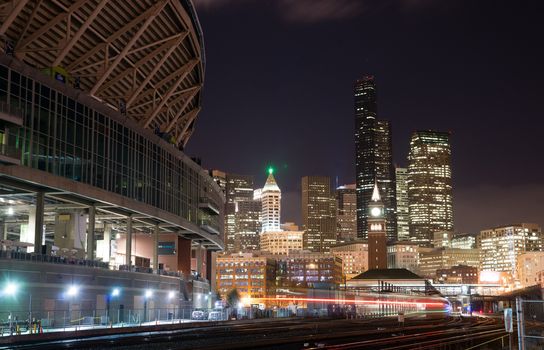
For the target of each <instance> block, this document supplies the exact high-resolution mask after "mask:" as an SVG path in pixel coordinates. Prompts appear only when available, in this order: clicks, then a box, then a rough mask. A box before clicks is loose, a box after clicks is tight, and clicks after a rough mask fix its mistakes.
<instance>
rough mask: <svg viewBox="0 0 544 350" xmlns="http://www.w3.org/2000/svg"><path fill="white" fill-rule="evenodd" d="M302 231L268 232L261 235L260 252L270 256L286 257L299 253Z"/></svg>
mask: <svg viewBox="0 0 544 350" xmlns="http://www.w3.org/2000/svg"><path fill="white" fill-rule="evenodd" d="M303 236H304V231H268V232H263V233H261V237H260V240H261V251H263V252H266V253H270V254H279V255H288V254H290V253H291V252H294V251H301V250H302V244H303V238H304V237H303Z"/></svg>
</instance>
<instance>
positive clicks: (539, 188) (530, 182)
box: [186, 0, 544, 233]
mask: <svg viewBox="0 0 544 350" xmlns="http://www.w3.org/2000/svg"><path fill="white" fill-rule="evenodd" d="M196 3H197V10H198V14H199V18H200V21H201V24H202V27H203V32H204V41H205V46H206V77H205V85H204V96H203V110H202V112H201V113H200V115H199V118H198V121H197V124H196V129H195V132H194V134H193V136H192V138H191V140H190V141H189V143H188V146H187V148H186V152H187V153H188V154H189V155H190V156H198V157H201V158H202V162H203V166H204V167H206V168H208V169H221V170H224V171H227V172H233V173H239V174H253V175H255V178H256V181H257V184H258V186H259V187H260V186H261V185H264V181H265V176H266V174H265V170H266V167H267V165H269V164H272V165H274V166H275V167H276V169H277V171H276V180H277V182H278V185H279V186H280V188H281V189H282V193H283V200H282V206H283V207H282V221H295V222H297V223H300V181H301V177H302V176H305V175H327V176H330V177H331V178H332V179H333V181H335V180H334V179H335V178H336V177H338V181H339V184H344V183H353V182H354V181H355V158H354V112H353V83H354V81H355V80H356V79H357V78H359V77H361V76H363V75H366V74H372V75H374V76H375V78H376V83H377V87H378V117H379V118H380V119H388V120H390V121H391V122H392V126H393V148H394V156H395V162H396V163H397V164H398V165H400V166H406V165H407V161H406V157H407V154H408V146H409V139H410V135H411V133H412V131H414V130H417V129H435V130H441V131H451V132H452V147H453V150H452V153H453V164H452V167H453V177H454V179H453V182H454V221H455V231H457V232H472V233H474V232H478V231H479V230H481V229H484V228H489V227H493V226H498V225H502V224H509V223H515V222H536V223H539V224H540V225H542V226H544V164H543V159H544V156H543V153H544V135H543V134H544V121H543V117H544V113H543V108H544V107H543V106H544V87H543V86H544V85H543V84H544V67H543V65H544V2H543V1H536V0H535V1H498V0H469V1H445V0H444V1H438V0H435V1H432V0H404V1H393V0H375V1H374V0H277V1H265V0H230V1H229V0H200V1H198V0H197V1H196Z"/></svg>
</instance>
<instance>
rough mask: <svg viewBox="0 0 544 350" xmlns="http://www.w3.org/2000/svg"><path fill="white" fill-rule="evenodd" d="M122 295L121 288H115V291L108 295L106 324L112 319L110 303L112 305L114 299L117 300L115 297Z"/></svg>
mask: <svg viewBox="0 0 544 350" xmlns="http://www.w3.org/2000/svg"><path fill="white" fill-rule="evenodd" d="M120 294H121V290H120V289H119V288H113V290H112V291H111V293H110V294H108V295H107V296H106V304H107V309H106V322H109V321H110V320H109V318H110V303H111V299H112V298H115V297H118V296H119V295H120ZM117 320H118V321H119V310H117Z"/></svg>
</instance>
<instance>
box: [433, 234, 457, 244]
mask: <svg viewBox="0 0 544 350" xmlns="http://www.w3.org/2000/svg"><path fill="white" fill-rule="evenodd" d="M452 238H453V232H452V231H436V232H435V233H434V234H433V247H435V248H451V239H452Z"/></svg>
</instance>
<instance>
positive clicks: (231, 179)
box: [225, 174, 254, 252]
mask: <svg viewBox="0 0 544 350" xmlns="http://www.w3.org/2000/svg"><path fill="white" fill-rule="evenodd" d="M253 184H254V183H253V176H251V175H238V174H226V181H225V190H226V195H225V198H226V204H225V250H226V251H227V252H236V251H237V249H239V247H240V240H239V239H238V240H237V234H236V233H237V231H238V228H237V227H236V216H237V214H238V202H240V201H250V200H253Z"/></svg>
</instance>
